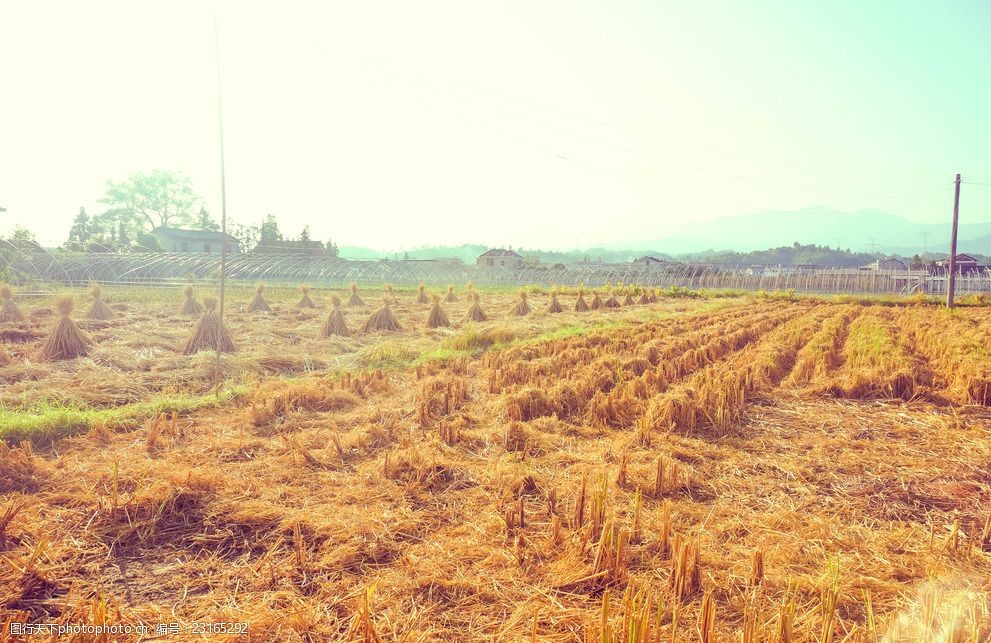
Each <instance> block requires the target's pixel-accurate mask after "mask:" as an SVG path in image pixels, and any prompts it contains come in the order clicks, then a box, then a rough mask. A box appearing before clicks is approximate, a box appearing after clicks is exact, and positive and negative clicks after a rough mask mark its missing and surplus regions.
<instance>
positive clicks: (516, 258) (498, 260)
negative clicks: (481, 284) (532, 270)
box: [475, 248, 523, 269]
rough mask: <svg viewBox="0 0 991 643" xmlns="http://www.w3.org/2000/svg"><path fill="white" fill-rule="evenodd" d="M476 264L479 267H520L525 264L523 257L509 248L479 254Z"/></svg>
mask: <svg viewBox="0 0 991 643" xmlns="http://www.w3.org/2000/svg"><path fill="white" fill-rule="evenodd" d="M475 265H477V266H478V267H479V268H509V269H513V268H519V267H520V266H522V265H523V257H522V256H521V255H518V254H516V253H515V252H513V250H512V248H510V249H509V250H499V249H492V250H489V251H487V252H483V253H482V254H480V255H478V259H477V260H476V261H475Z"/></svg>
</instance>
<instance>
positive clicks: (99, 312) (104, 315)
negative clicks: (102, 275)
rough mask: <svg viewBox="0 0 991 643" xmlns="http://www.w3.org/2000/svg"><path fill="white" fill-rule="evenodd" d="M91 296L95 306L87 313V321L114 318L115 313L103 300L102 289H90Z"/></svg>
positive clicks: (96, 287)
mask: <svg viewBox="0 0 991 643" xmlns="http://www.w3.org/2000/svg"><path fill="white" fill-rule="evenodd" d="M89 294H90V295H91V296H92V297H93V305H92V306H90V308H89V311H87V313H86V319H97V320H104V319H111V318H113V316H114V311H113V310H111V308H110V306H108V305H107V304H106V302H104V301H103V299H101V295H102V291H101V290H100V287H99V286H93V287H92V288H90V289H89Z"/></svg>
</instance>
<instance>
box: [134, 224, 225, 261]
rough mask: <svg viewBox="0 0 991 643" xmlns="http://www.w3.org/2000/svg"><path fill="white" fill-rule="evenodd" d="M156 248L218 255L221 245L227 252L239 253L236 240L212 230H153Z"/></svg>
mask: <svg viewBox="0 0 991 643" xmlns="http://www.w3.org/2000/svg"><path fill="white" fill-rule="evenodd" d="M151 236H153V237H155V241H157V242H158V246H159V247H160V248H161V249H162V250H164V251H165V252H181V253H191V254H211V255H219V254H220V250H221V248H222V247H223V245H224V244H225V243H226V244H227V252H228V253H230V254H234V253H237V252H239V251H240V248H239V244H238V240H237V239H236V238H235V237H232V236H231V235H229V234H224V233H223V232H214V231H212V230H184V229H182V228H155V229H154V230H152V231H151Z"/></svg>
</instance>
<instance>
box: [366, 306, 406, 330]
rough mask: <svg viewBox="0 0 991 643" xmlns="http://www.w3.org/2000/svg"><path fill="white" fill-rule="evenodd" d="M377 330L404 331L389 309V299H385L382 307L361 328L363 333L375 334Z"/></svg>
mask: <svg viewBox="0 0 991 643" xmlns="http://www.w3.org/2000/svg"><path fill="white" fill-rule="evenodd" d="M377 330H389V331H397V330H402V326H400V325H399V322H398V321H397V320H396V316H395V315H393V314H392V310H391V309H390V308H389V298H388V297H386V298H385V299H383V301H382V307H381V308H379V309H378V310H376V311H375V312H374V313H372V314H371V316H370V317H369V318H368V320H367V321H366V322H365V325H364V326H363V327H362V328H361V332H363V333H374V332H375V331H377Z"/></svg>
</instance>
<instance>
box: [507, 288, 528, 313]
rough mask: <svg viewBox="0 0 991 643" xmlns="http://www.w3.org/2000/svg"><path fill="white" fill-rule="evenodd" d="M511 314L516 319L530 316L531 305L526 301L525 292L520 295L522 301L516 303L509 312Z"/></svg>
mask: <svg viewBox="0 0 991 643" xmlns="http://www.w3.org/2000/svg"><path fill="white" fill-rule="evenodd" d="M509 314H510V315H513V316H515V317H523V316H525V315H529V314H530V304H529V302H527V300H526V291H525V290H524V291H523V292H521V293H520V300H519V301H518V302H516V305H515V306H513V309H512V310H510V311H509Z"/></svg>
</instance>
